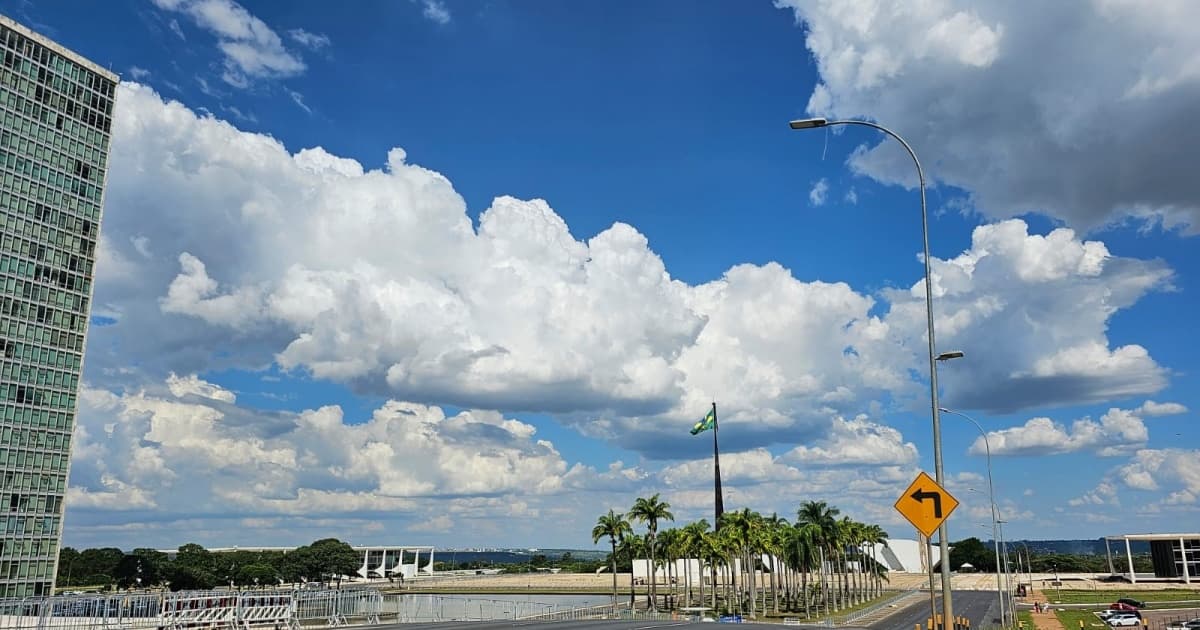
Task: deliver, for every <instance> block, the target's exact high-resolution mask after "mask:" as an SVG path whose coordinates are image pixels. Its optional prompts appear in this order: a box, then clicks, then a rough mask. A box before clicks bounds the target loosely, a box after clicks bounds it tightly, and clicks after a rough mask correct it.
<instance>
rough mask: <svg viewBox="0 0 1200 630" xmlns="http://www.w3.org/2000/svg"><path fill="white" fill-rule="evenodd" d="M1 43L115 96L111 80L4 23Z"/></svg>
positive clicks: (107, 94)
mask: <svg viewBox="0 0 1200 630" xmlns="http://www.w3.org/2000/svg"><path fill="white" fill-rule="evenodd" d="M0 45H2V46H4V47H5V48H8V49H9V50H13V51H16V52H17V53H20V54H21V55H22V56H23V57H25V58H26V59H30V60H32V61H36V62H37V63H38V64H40V65H42V66H45V67H47V68H50V69H51V70H53V71H55V72H58V73H60V74H62V75H63V76H64V77H66V78H68V79H71V80H72V81H75V82H77V83H79V84H80V86H82V87H85V88H87V89H89V90H92V91H93V92H97V93H100V94H103V95H105V96H107V97H109V98H112V96H113V91H114V88H115V87H116V86H115V85H114V84H113V82H112V81H111V80H109V79H107V78H106V77H104V76H103V75H100V74H97V73H95V72H92V71H91V70H88V69H87V68H84V67H82V66H80V65H79V64H77V63H75V62H74V61H72V60H71V59H68V58H66V57H63V56H62V55H60V54H58V53H56V52H54V51H53V50H51V49H49V48H47V47H45V46H42V45H41V44H39V43H37V42H36V41H34V40H31V39H29V38H28V37H25V36H24V35H22V34H20V33H18V32H16V31H14V30H12V29H10V28H8V27H6V26H3V25H0Z"/></svg>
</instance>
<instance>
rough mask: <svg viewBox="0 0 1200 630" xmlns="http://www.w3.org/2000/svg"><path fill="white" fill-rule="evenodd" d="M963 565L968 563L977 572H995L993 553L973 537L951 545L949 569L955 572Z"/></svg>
mask: <svg viewBox="0 0 1200 630" xmlns="http://www.w3.org/2000/svg"><path fill="white" fill-rule="evenodd" d="M964 563H970V564H971V566H973V567H975V568H976V569H977V570H979V571H987V572H988V573H992V572H994V571H995V570H996V556H995V552H994V551H993V550H992V549H989V548H988V547H987V546H986V545H984V544H983V541H981V540H979V539H978V538H976V537H974V536H972V537H970V538H967V539H965V540H960V541H958V542H955V543H951V547H950V568H951V569H952V570H954V571H957V570H959V569H960V568H961V567H962V565H963V564H964Z"/></svg>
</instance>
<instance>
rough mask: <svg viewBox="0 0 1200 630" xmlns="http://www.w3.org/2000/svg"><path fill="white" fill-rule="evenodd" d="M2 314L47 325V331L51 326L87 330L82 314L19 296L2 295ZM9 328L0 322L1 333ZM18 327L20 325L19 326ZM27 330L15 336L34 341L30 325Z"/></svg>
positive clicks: (0, 307)
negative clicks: (19, 297) (26, 299)
mask: <svg viewBox="0 0 1200 630" xmlns="http://www.w3.org/2000/svg"><path fill="white" fill-rule="evenodd" d="M5 285H7V283H5ZM0 315H7V316H9V317H12V318H15V319H19V320H24V322H25V323H27V324H41V325H43V326H46V327H47V331H48V330H49V328H50V327H54V328H58V329H59V330H66V331H68V332H70V331H74V332H78V333H80V334H82V333H84V332H86V331H87V318H86V317H84V316H83V315H81V314H77V313H72V312H70V311H66V310H63V309H60V308H54V307H51V306H46V305H45V304H35V303H33V302H26V301H24V300H21V299H18V298H11V297H0ZM18 323H20V322H18ZM7 328H8V327H7V326H6V325H5V324H3V323H0V334H3V333H4V332H7V330H6V329H7ZM18 328H20V327H19V326H18ZM25 331H26V332H25V334H23V335H22V334H19V331H18V334H17V335H14V336H20V337H22V338H25V339H29V340H30V341H32V340H33V338H34V336H35V335H34V334H33V333H31V332H29V327H28V326H26V328H25ZM47 334H48V333H47ZM42 337H45V334H43V335H42ZM0 354H2V353H0ZM59 367H62V366H59Z"/></svg>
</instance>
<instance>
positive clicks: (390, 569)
mask: <svg viewBox="0 0 1200 630" xmlns="http://www.w3.org/2000/svg"><path fill="white" fill-rule="evenodd" d="M295 549H296V547H216V548H213V549H209V551H210V552H212V553H229V552H231V551H279V552H282V553H288V552H289V551H294V550H295ZM351 549H354V550H355V551H357V552H359V553H361V554H362V555H363V563H362V566H360V567H359V568H358V577H361V578H365V579H372V578H390V577H399V578H402V579H411V578H414V577H417V576H418V575H433V546H432V545H375V546H357V547H351ZM159 551H161V552H162V553H165V554H167V555H168V556H169V557H174V556H175V554H176V553H178V551H177V550H175V549H160V550H159ZM422 554H427V558H426V560H425V564H421V556H422ZM406 560H409V561H408V562H406Z"/></svg>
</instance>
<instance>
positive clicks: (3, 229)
mask: <svg viewBox="0 0 1200 630" xmlns="http://www.w3.org/2000/svg"><path fill="white" fill-rule="evenodd" d="M4 210H5V208H2V207H0V234H9V235H11V236H13V237H25V238H28V239H29V240H30V241H32V242H34V243H43V244H46V245H49V246H51V247H50V249H48V250H47V251H45V252H43V253H42V256H41V258H40V259H39V262H45V263H46V264H47V265H52V266H54V267H58V268H59V269H65V271H63V273H67V272H74V273H80V274H83V275H85V276H87V277H91V275H92V268H93V265H92V261H91V260H90V259H89V258H87V257H85V256H83V255H82V254H72V253H71V252H68V251H66V250H65V249H64V248H65V247H67V245H68V243H69V244H70V245H74V244H75V242H74V240H73V239H74V238H76V237H72V236H70V235H69V234H68V233H67V232H63V231H60V230H55V229H54V228H47V227H46V226H44V225H38V224H37V223H35V222H33V221H30V220H28V219H22V218H18V217H14V216H13V215H11V214H9V213H7V212H4ZM42 234H45V235H46V236H47V237H48V238H45V239H41V238H39V237H40V236H41V235H42ZM33 253H34V254H35V256H36V255H37V254H38V253H39V252H38V250H36V249H35V250H33ZM4 260H5V261H6V262H5V263H4V265H5V267H4V269H5V270H6V271H5V273H11V274H15V275H18V276H22V275H27V274H28V275H38V272H37V269H36V267H34V270H33V271H32V272H27V271H25V268H24V267H23V266H22V265H34V263H32V262H26V261H21V260H20V259H18V258H15V257H12V256H5V258H4Z"/></svg>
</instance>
